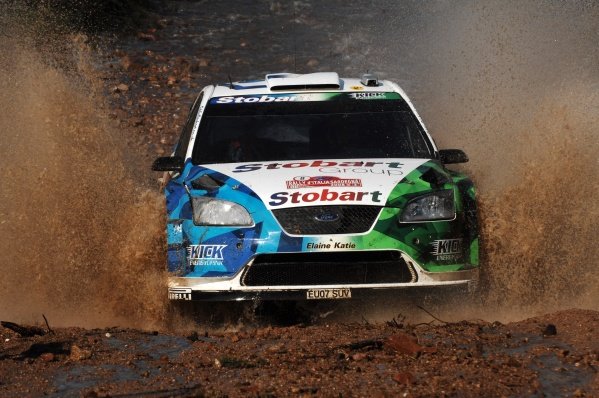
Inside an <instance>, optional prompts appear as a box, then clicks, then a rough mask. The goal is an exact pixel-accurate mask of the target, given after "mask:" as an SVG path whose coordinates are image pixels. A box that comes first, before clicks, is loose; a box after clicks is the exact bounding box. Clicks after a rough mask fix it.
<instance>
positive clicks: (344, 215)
mask: <svg viewBox="0 0 599 398" xmlns="http://www.w3.org/2000/svg"><path fill="white" fill-rule="evenodd" d="M272 212H273V214H274V215H275V217H276V218H277V220H278V221H279V224H281V226H282V227H283V229H284V230H285V232H287V233H288V234H291V235H334V234H358V233H362V232H366V231H368V230H369V229H370V228H371V227H372V224H374V222H375V221H376V219H377V217H378V215H379V213H380V212H381V207H376V206H310V207H292V208H289V209H277V210H273V211H272Z"/></svg>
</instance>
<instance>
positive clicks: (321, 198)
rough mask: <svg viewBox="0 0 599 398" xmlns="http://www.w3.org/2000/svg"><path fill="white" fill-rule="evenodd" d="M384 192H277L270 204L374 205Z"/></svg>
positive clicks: (379, 200) (272, 196) (378, 201)
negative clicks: (363, 203) (348, 203)
mask: <svg viewBox="0 0 599 398" xmlns="http://www.w3.org/2000/svg"><path fill="white" fill-rule="evenodd" d="M382 195H383V194H382V192H381V191H372V192H368V191H359V192H355V191H344V192H336V191H331V190H329V189H327V188H325V189H322V190H320V191H310V192H293V193H289V192H277V193H273V194H272V195H271V196H270V199H271V201H270V202H268V204H269V205H271V206H273V207H275V206H281V205H284V204H285V203H287V202H289V203H294V204H299V203H302V204H303V203H312V202H319V203H322V202H335V201H340V202H363V201H371V202H374V203H381V202H382Z"/></svg>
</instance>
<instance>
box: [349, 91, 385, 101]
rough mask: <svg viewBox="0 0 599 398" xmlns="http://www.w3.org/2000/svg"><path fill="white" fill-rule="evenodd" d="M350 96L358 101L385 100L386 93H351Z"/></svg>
mask: <svg viewBox="0 0 599 398" xmlns="http://www.w3.org/2000/svg"><path fill="white" fill-rule="evenodd" d="M349 96H350V97H351V98H353V99H357V100H363V99H365V100H370V99H385V98H387V96H386V93H351V94H349Z"/></svg>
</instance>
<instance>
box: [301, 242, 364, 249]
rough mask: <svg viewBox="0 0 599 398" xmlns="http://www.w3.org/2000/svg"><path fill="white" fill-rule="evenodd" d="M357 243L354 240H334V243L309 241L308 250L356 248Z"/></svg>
mask: <svg viewBox="0 0 599 398" xmlns="http://www.w3.org/2000/svg"><path fill="white" fill-rule="evenodd" d="M355 248H356V244H355V243H354V242H333V243H319V242H316V243H315V242H308V243H307V244H306V249H307V250H330V249H333V250H340V249H355Z"/></svg>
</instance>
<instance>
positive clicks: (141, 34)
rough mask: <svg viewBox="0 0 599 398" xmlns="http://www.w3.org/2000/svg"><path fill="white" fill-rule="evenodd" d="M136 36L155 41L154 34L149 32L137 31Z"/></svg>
mask: <svg viewBox="0 0 599 398" xmlns="http://www.w3.org/2000/svg"><path fill="white" fill-rule="evenodd" d="M137 38H138V39H139V40H143V41H156V36H154V35H153V34H151V33H143V32H138V33H137Z"/></svg>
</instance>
